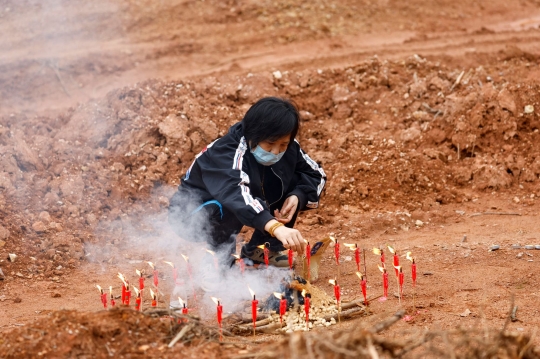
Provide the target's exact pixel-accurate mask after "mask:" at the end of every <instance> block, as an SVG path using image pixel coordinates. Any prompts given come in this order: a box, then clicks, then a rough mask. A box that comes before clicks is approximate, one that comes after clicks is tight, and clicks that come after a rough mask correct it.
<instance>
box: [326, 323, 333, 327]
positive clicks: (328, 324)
mask: <svg viewBox="0 0 540 359" xmlns="http://www.w3.org/2000/svg"><path fill="white" fill-rule="evenodd" d="M324 325H325V326H327V327H329V326H331V325H332V324H330V322H326V323H324Z"/></svg>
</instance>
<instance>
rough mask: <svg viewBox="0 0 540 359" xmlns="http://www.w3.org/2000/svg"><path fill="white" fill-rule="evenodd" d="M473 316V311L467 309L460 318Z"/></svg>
mask: <svg viewBox="0 0 540 359" xmlns="http://www.w3.org/2000/svg"><path fill="white" fill-rule="evenodd" d="M470 314H471V311H470V310H469V308H467V309H465V311H464V312H463V313H461V314H460V315H459V316H460V317H468V316H469V315H470Z"/></svg>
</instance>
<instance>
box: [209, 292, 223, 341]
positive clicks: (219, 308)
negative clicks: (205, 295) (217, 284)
mask: <svg viewBox="0 0 540 359" xmlns="http://www.w3.org/2000/svg"><path fill="white" fill-rule="evenodd" d="M211 298H212V300H213V301H214V303H216V306H217V307H216V311H217V313H216V314H217V322H218V326H219V340H220V341H222V340H223V331H222V330H223V329H222V327H221V321H222V319H223V306H222V305H221V303H220V302H219V299H217V298H216V297H211Z"/></svg>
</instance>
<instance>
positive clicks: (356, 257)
mask: <svg viewBox="0 0 540 359" xmlns="http://www.w3.org/2000/svg"><path fill="white" fill-rule="evenodd" d="M354 260H355V261H356V269H358V271H359V272H360V248H358V244H357V245H356V248H355V249H354Z"/></svg>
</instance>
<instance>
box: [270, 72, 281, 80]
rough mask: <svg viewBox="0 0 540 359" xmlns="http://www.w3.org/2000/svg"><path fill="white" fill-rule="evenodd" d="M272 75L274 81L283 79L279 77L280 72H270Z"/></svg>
mask: <svg viewBox="0 0 540 359" xmlns="http://www.w3.org/2000/svg"><path fill="white" fill-rule="evenodd" d="M272 75H273V76H274V78H275V79H276V80H279V79H281V78H282V77H283V75H281V71H274V72H272Z"/></svg>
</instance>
